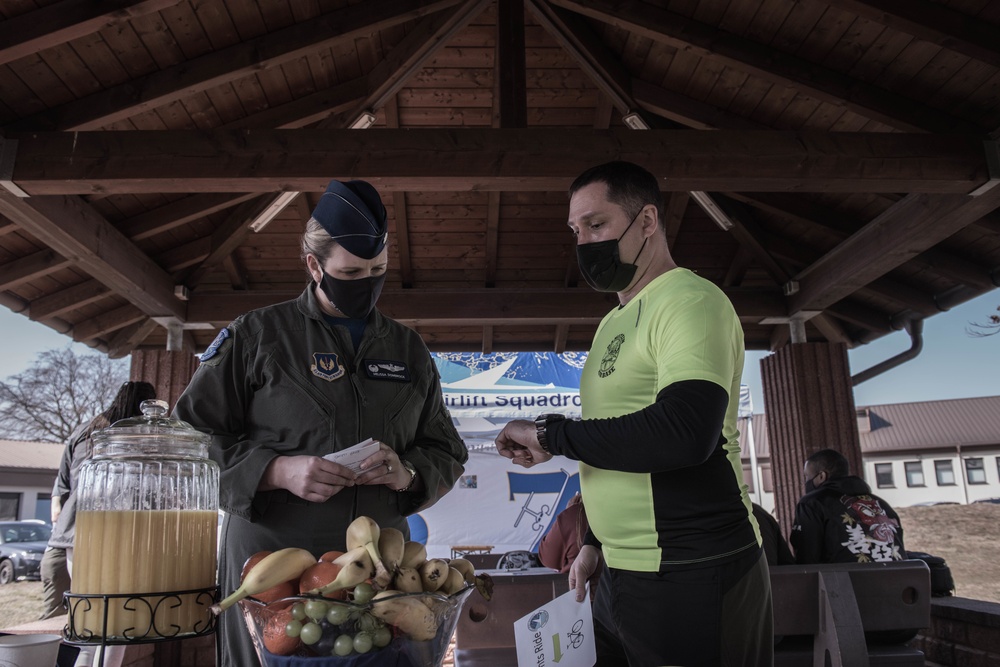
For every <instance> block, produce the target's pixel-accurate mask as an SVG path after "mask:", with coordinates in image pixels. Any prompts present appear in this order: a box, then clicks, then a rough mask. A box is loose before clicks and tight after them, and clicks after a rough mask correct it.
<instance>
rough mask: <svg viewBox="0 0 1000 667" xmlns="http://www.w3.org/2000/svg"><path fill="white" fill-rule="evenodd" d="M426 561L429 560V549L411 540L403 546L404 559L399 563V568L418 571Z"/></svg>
mask: <svg viewBox="0 0 1000 667" xmlns="http://www.w3.org/2000/svg"><path fill="white" fill-rule="evenodd" d="M425 560H427V548H426V547H425V546H424V545H422V544H421V543H420V542H414V541H412V540H411V541H409V542H407V543H406V544H404V545H403V557H402V558H401V559H400V561H399V566H400V567H412V568H413V569H417V568H419V567H420V566H421V565H423V563H424V561H425Z"/></svg>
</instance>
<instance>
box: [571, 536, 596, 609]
mask: <svg viewBox="0 0 1000 667" xmlns="http://www.w3.org/2000/svg"><path fill="white" fill-rule="evenodd" d="M601 563H602V559H601V550H600V549H598V548H597V547H594V546H591V545H589V544H585V545H583V548H581V549H580V553H579V554H577V556H576V560H574V561H573V565H571V566H570V568H569V587H570V588H575V589H576V601H577V602H583V597H584V595H586V593H587V588H586V585H587V582H588V581H589V582H590V590H591V592H593V591H594V590H595V589H596V588H597V580H598V579H599V578H600V574H601Z"/></svg>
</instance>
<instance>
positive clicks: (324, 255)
mask: <svg viewBox="0 0 1000 667" xmlns="http://www.w3.org/2000/svg"><path fill="white" fill-rule="evenodd" d="M337 245H338V243H337V242H336V241H334V240H333V237H332V236H330V234H329V233H328V232H327V231H326V230H325V229H323V225H321V224H319V221H317V220H316V218H309V222H307V223H306V230H305V231H304V232H302V241H301V244H300V248H301V255H300V257H301V259H302V263H303V264H305V261H306V255H315V256H316V259H318V260H319V264H320V266H323V265H324V264H326V260H327V259H329V257H330V253H332V252H333V249H334V248H336V247H337ZM306 273H309V268H308V266H307V267H306ZM309 279H310V280H312V275H310V276H309Z"/></svg>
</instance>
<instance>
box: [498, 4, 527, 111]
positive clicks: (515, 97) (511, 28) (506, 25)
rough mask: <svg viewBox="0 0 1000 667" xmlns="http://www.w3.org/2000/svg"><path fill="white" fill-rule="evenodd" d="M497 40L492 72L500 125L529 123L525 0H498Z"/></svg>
mask: <svg viewBox="0 0 1000 667" xmlns="http://www.w3.org/2000/svg"><path fill="white" fill-rule="evenodd" d="M496 23H497V42H496V62H495V65H496V66H495V67H494V72H495V76H496V81H497V86H496V87H497V99H498V106H499V109H500V127H527V126H528V96H527V91H526V90H525V80H526V77H525V71H524V70H525V64H524V63H525V55H524V0H497V21H496Z"/></svg>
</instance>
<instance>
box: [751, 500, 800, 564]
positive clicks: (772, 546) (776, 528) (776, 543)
mask: <svg viewBox="0 0 1000 667" xmlns="http://www.w3.org/2000/svg"><path fill="white" fill-rule="evenodd" d="M750 507H751V509H753V518H755V519H757V526H758V527H759V528H760V542H761V547H763V549H764V556H765V557H766V558H767V565H768V567H774V566H775V565H795V556H793V555H792V550H791V549H789V548H788V542H786V541H785V536H784V535H782V534H781V525H780V524H779V523H778V520H777V519H775V518H774V515H772V514H771V513H770V512H768V511H767V510H766V509H764V508H763V507H761V506H760V505H758V504H757V503H751V505H750Z"/></svg>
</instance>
